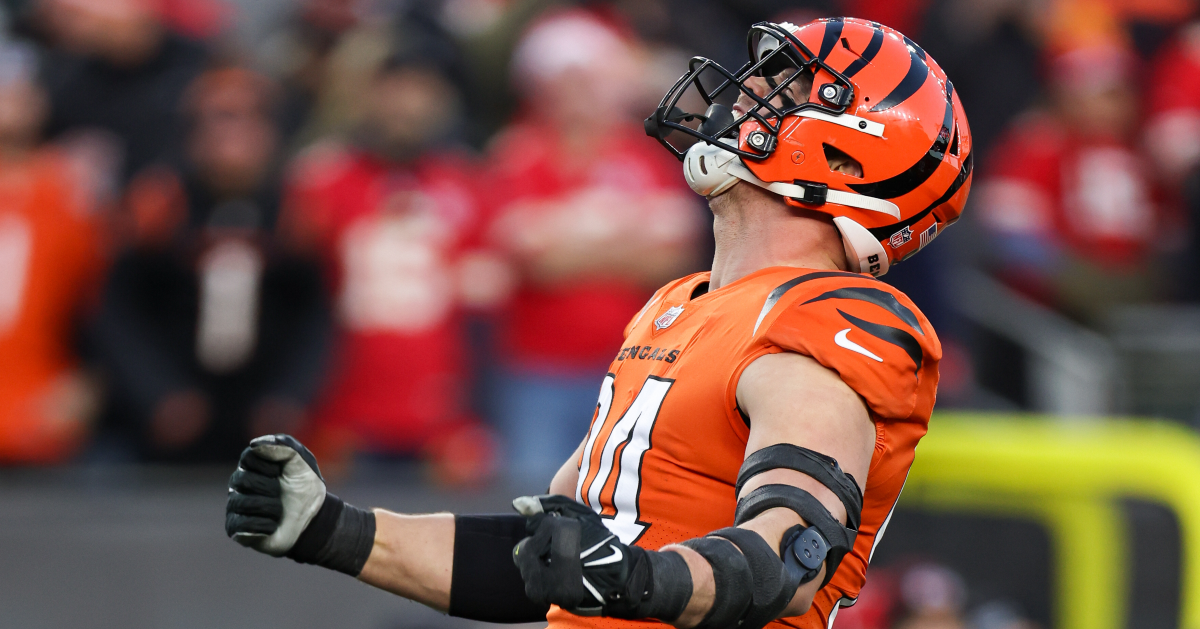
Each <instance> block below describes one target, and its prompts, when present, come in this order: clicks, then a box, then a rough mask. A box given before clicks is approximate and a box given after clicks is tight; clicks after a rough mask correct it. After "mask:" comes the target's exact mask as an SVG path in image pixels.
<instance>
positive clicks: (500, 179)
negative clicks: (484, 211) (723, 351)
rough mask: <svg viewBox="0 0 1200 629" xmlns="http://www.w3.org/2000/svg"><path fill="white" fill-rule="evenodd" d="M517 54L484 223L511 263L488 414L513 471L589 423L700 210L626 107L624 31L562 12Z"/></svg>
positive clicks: (530, 472) (631, 95) (688, 242)
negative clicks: (515, 99) (627, 335)
mask: <svg viewBox="0 0 1200 629" xmlns="http://www.w3.org/2000/svg"><path fill="white" fill-rule="evenodd" d="M513 65H514V67H513V75H514V77H515V79H516V81H517V82H518V87H519V90H518V91H519V92H520V93H521V94H524V95H525V97H526V100H525V103H524V107H525V112H524V115H523V116H522V117H520V118H519V119H518V122H516V123H515V124H513V125H511V126H510V127H509V128H508V129H506V130H505V131H503V132H502V133H501V135H500V136H499V137H498V138H497V139H496V141H495V143H494V146H492V147H491V151H490V153H489V158H490V164H491V165H492V166H493V172H492V178H491V182H492V183H491V188H490V190H489V191H490V193H491V194H492V199H493V200H494V201H495V202H496V203H497V205H498V210H497V214H496V218H495V220H494V223H493V225H492V227H491V229H490V234H489V235H490V238H491V241H492V242H494V243H496V245H497V246H498V247H499V248H500V249H502V250H503V251H505V252H506V253H507V254H508V255H509V256H510V259H511V260H512V261H513V263H514V265H515V267H516V268H517V270H518V273H519V277H520V285H519V289H518V290H517V292H516V294H515V296H514V298H513V299H512V302H511V304H510V307H509V309H508V311H507V312H506V314H505V316H504V318H503V320H502V322H501V324H500V326H499V330H498V336H499V339H498V340H499V345H500V347H501V352H500V353H501V355H502V356H503V359H502V360H503V377H502V378H501V381H500V382H499V390H498V391H497V395H496V402H497V409H496V414H497V418H498V419H499V422H500V426H501V430H502V432H503V434H504V437H505V439H506V447H507V448H508V457H509V467H510V471H511V472H512V473H513V474H514V475H515V477H516V478H518V479H521V480H524V479H530V480H531V481H532V479H541V481H544V479H546V478H549V477H550V476H551V475H553V472H554V471H555V470H556V469H557V468H558V467H559V466H560V465H561V463H562V461H563V459H564V458H566V457H567V456H569V455H570V453H571V452H572V451H573V450H574V449H575V447H576V446H577V445H578V437H579V435H580V434H582V433H583V432H585V431H586V427H587V424H588V421H589V420H590V418H591V415H592V414H593V413H594V409H595V406H596V398H597V393H598V391H597V389H596V384H595V383H596V382H597V381H598V380H599V379H600V377H601V376H603V375H604V369H605V366H606V365H607V364H608V362H609V361H610V360H611V359H612V357H613V356H614V355H616V353H617V352H618V351H619V350H620V343H621V338H622V331H623V330H624V328H625V326H626V324H628V323H629V320H630V319H631V318H632V317H633V315H634V314H636V313H637V311H638V309H639V308H641V307H642V305H643V304H645V302H646V300H647V299H648V298H649V297H650V296H651V294H652V293H653V292H654V290H655V289H656V288H658V287H659V286H661V285H662V283H663V282H665V281H667V280H669V279H671V278H674V277H677V276H679V275H680V274H682V273H683V272H685V271H686V270H688V268H689V267H690V265H691V264H692V262H693V258H694V255H695V247H696V240H697V236H698V234H699V231H700V230H699V228H700V225H701V222H700V218H699V217H700V216H701V214H700V211H699V210H698V203H697V201H698V199H697V198H696V197H695V196H694V195H692V194H691V193H690V192H689V191H688V190H687V189H686V187H683V178H682V176H681V174H680V170H679V168H680V167H679V164H678V163H677V162H675V161H674V160H672V159H670V157H669V156H667V155H666V154H665V153H663V152H662V150H661V147H659V146H657V145H656V144H655V143H654V142H653V141H652V140H650V139H649V138H647V137H645V134H644V133H643V131H642V129H641V125H640V124H639V122H638V120H637V118H636V116H635V115H634V112H633V108H634V105H636V104H640V100H639V99H640V97H641V93H640V92H639V90H640V84H639V79H640V78H641V77H642V76H645V73H644V72H643V70H644V68H643V67H642V66H641V64H640V61H639V57H638V51H637V49H636V47H635V46H634V44H633V43H632V42H629V41H626V40H625V39H623V38H622V37H621V36H620V35H619V34H618V33H617V32H616V31H615V30H614V29H613V28H610V27H609V26H608V25H606V24H605V23H603V22H601V21H600V20H598V19H597V18H595V17H592V16H591V15H589V14H587V13H582V12H568V13H563V14H559V15H557V16H553V17H550V18H549V19H546V20H544V21H542V22H540V23H538V24H535V25H534V26H533V27H532V28H531V30H530V31H529V32H528V33H527V34H526V35H525V36H524V39H523V41H522V42H521V43H520V44H519V45H518V47H517V50H516V53H515V55H514V57H513ZM638 113H643V112H638ZM539 482H540V481H539Z"/></svg>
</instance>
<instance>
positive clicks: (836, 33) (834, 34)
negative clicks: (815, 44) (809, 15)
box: [817, 17, 846, 61]
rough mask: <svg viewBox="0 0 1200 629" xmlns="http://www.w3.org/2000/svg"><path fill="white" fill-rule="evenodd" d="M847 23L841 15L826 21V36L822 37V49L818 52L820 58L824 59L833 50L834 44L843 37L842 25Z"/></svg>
mask: <svg viewBox="0 0 1200 629" xmlns="http://www.w3.org/2000/svg"><path fill="white" fill-rule="evenodd" d="M845 25H846V23H845V22H843V21H842V18H840V17H835V18H831V19H830V20H829V21H827V22H825V37H824V38H822V39H821V51H820V52H819V53H817V58H818V59H820V60H821V61H824V60H825V57H827V56H829V53H830V52H832V51H833V47H834V45H836V44H837V41H838V40H839V39H841V37H842V27H844V26H845Z"/></svg>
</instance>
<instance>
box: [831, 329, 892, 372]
mask: <svg viewBox="0 0 1200 629" xmlns="http://www.w3.org/2000/svg"><path fill="white" fill-rule="evenodd" d="M852 329H853V328H846V329H845V330H842V331H841V332H838V333H837V334H835V335H834V336H833V342H834V343H837V344H838V347H844V348H846V349H848V350H850V351H852V352H858V353H859V354H862V355H863V356H866V357H867V358H870V359H871V360H873V361H875V362H879V363H881V362H883V359H882V358H880V357H878V356H876V355H875V354H873V353H871V350H869V349H867V348H865V347H863V346H862V345H859V344H858V343H855V342H854V341H851V340H850V339H848V338H846V335H847V334H849V333H850V330H852Z"/></svg>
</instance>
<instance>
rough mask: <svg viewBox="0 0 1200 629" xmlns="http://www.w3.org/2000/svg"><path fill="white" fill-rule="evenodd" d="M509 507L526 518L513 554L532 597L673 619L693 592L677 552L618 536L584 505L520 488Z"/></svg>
mask: <svg viewBox="0 0 1200 629" xmlns="http://www.w3.org/2000/svg"><path fill="white" fill-rule="evenodd" d="M513 507H515V508H516V510H517V512H518V513H520V514H521V515H523V516H525V518H526V523H525V529H526V532H527V533H528V535H529V537H526V538H525V539H523V540H521V542H520V543H519V544H517V545H516V547H515V548H513V561H514V562H515V563H516V564H517V568H518V569H519V570H520V571H521V577H522V578H523V579H524V581H525V594H526V596H528V597H529V599H530V600H531V601H533V602H535V603H541V604H554V605H558V606H559V607H562V608H563V609H565V610H567V611H569V612H571V613H573V614H576V615H580V616H600V615H603V616H611V617H615V618H631V619H632V618H658V619H660V620H666V621H671V620H675V619H676V618H678V617H679V615H680V614H681V613H683V609H684V607H685V606H686V605H687V602H688V600H689V599H691V595H692V581H691V573H690V572H689V571H688V567H687V564H686V562H684V560H683V557H681V556H680V555H678V554H676V553H672V552H665V553H663V552H655V551H647V550H644V549H642V548H639V547H637V546H633V545H626V544H623V543H621V540H619V539H617V537H616V536H615V535H613V534H612V532H611V531H609V530H608V528H607V527H605V526H604V520H603V519H601V517H600V516H599V515H597V514H596V512H595V511H592V510H591V509H590V508H588V507H587V506H586V505H583V504H580V503H578V502H575V501H574V500H572V499H570V498H567V497H566V496H522V497H520V498H517V499H516V500H514V501H513Z"/></svg>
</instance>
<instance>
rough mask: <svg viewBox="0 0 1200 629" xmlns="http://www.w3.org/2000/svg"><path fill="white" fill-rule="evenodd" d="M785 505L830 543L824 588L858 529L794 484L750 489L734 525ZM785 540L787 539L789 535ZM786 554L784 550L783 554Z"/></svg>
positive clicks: (742, 500) (741, 502) (741, 501)
mask: <svg viewBox="0 0 1200 629" xmlns="http://www.w3.org/2000/svg"><path fill="white" fill-rule="evenodd" d="M777 507H783V508H785V509H791V510H792V511H794V512H795V513H796V515H799V516H800V517H801V518H802V519H803V520H804V521H805V522H806V523H808V526H810V527H813V528H815V529H817V532H819V533H820V534H821V537H823V538H825V541H826V543H827V544H828V546H829V553H828V559H827V563H826V564H825V566H826V567H825V580H824V582H822V583H821V586H822V587H824V586H825V584H826V583H829V580H830V579H832V578H833V573H834V572H836V571H837V568H838V565H839V564H840V563H841V561H842V557H844V556H845V555H846V553H848V552H850V551H851V549H853V548H854V540H855V538H856V537H857V536H858V531H857V530H855V529H852V528H848V527H845V526H842V523H841V522H838V521H837V519H835V518H834V517H833V514H831V513H829V510H828V509H826V508H825V505H823V504H821V501H820V500H817V499H816V497H815V496H813V495H812V494H810V493H808V492H807V491H804V490H803V489H800V488H799V487H793V486H792V485H763V486H762V487H759V488H758V489H755V490H754V491H752V492H750V493H749V494H748V495H747V496H746V497H745V498H742V499H741V500H739V501H738V505H737V511H736V512H735V514H734V516H733V521H734V524H735V525H736V524H742V523H743V522H746V521H748V520H751V519H753V518H754V517H755V516H757V515H758V514H760V513H762V512H763V511H766V510H767V509H774V508H777ZM785 541H787V538H786V536H785ZM781 554H782V553H781Z"/></svg>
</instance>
